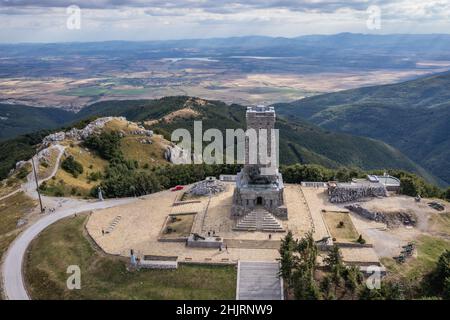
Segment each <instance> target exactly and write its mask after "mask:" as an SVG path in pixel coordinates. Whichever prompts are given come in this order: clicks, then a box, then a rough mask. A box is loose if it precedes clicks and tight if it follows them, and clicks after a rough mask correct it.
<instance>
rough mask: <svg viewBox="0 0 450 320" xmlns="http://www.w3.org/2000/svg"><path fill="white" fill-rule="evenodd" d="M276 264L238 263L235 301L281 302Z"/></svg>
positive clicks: (280, 288)
mask: <svg viewBox="0 0 450 320" xmlns="http://www.w3.org/2000/svg"><path fill="white" fill-rule="evenodd" d="M279 271H280V269H279V264H278V262H268V261H266V262H254V261H239V263H238V278H237V286H236V300H283V299H284V295H283V281H282V280H281V279H280V277H279V276H278V274H279Z"/></svg>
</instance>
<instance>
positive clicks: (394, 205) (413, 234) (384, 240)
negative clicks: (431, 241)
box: [339, 195, 450, 257]
mask: <svg viewBox="0 0 450 320" xmlns="http://www.w3.org/2000/svg"><path fill="white" fill-rule="evenodd" d="M429 201H432V200H431V199H422V201H421V202H416V201H415V200H414V198H412V197H407V196H398V195H395V196H390V197H387V198H374V199H370V200H366V201H360V202H354V204H358V205H360V206H361V207H362V208H364V209H367V210H369V211H371V212H380V213H385V214H386V215H391V216H392V215H395V214H396V213H405V212H406V213H409V214H410V215H412V216H414V217H415V219H416V222H415V225H414V226H411V225H403V224H401V223H398V224H390V225H389V226H388V225H387V224H386V223H384V222H377V221H373V220H369V219H366V218H364V217H362V216H360V215H358V214H356V213H354V212H351V215H352V218H353V222H354V223H355V226H356V227H357V229H359V230H361V232H363V233H364V234H366V235H367V237H369V238H370V242H371V243H373V245H374V250H375V251H376V253H377V254H378V256H379V257H393V256H397V255H398V254H399V253H400V251H401V247H402V246H403V245H406V244H407V243H408V242H413V241H415V240H416V239H417V238H418V237H419V236H421V235H433V236H442V234H439V233H437V232H436V230H435V228H434V224H433V223H430V221H433V220H434V219H436V218H437V217H438V215H440V214H442V213H440V212H439V211H437V210H435V209H432V208H430V207H429V206H428V202H429ZM440 202H442V201H440ZM347 205H348V204H341V205H339V206H341V207H342V208H344V207H345V206H347ZM449 210H450V204H448V203H447V204H446V211H447V212H448V211H449ZM444 212H445V211H444Z"/></svg>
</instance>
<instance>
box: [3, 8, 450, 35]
mask: <svg viewBox="0 0 450 320" xmlns="http://www.w3.org/2000/svg"><path fill="white" fill-rule="evenodd" d="M449 16H450V3H449V2H448V1H445V0H430V1H427V2H426V3H424V2H423V1H420V0H394V1H386V0H374V1H366V0H338V1H330V0H305V1H294V0H284V1H279V0H258V1H257V0H247V1H240V0H219V1H217V0H214V1H213V0H203V1H192V0H189V1H188V0H179V1H176V2H166V1H160V0H152V1H143V0H124V1H117V0H91V1H88V0H78V1H66V0H34V1H31V0H0V27H1V28H2V33H1V34H0V43H28V42H33V43H34V42H36V43H59V42H94V41H121V40H123V41H155V40H184V39H209V38H228V37H235V36H253V35H254V36H272V37H286V38H291V37H297V36H302V35H316V34H323V35H330V34H338V33H343V32H351V33H364V34H448V30H450V19H448V17H449Z"/></svg>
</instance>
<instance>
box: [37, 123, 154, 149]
mask: <svg viewBox="0 0 450 320" xmlns="http://www.w3.org/2000/svg"><path fill="white" fill-rule="evenodd" d="M112 120H118V121H124V122H127V123H128V124H134V123H132V122H129V121H127V119H125V118H124V117H104V118H98V119H96V120H94V121H92V122H91V123H89V124H88V125H87V126H86V127H84V128H83V129H77V128H72V129H70V130H69V131H59V132H55V133H52V134H50V135H48V136H46V137H45V138H44V140H43V142H42V143H43V145H44V147H47V146H49V145H51V144H54V143H55V142H60V141H63V140H65V139H70V140H75V141H83V140H85V139H86V138H88V137H90V136H91V135H93V134H97V133H98V132H99V131H100V130H101V129H102V128H103V127H104V126H105V124H107V123H108V122H110V121H112ZM120 132H121V136H125V135H126V133H125V132H124V131H120ZM129 134H131V135H140V136H146V137H151V136H153V131H152V130H147V129H145V128H144V127H142V126H138V127H137V129H135V130H131V131H130V132H129Z"/></svg>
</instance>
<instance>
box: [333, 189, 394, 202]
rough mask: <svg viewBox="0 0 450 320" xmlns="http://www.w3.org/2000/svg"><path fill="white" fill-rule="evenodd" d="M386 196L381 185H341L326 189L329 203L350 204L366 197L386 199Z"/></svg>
mask: <svg viewBox="0 0 450 320" xmlns="http://www.w3.org/2000/svg"><path fill="white" fill-rule="evenodd" d="M387 195H388V194H387V190H386V187H384V186H383V185H382V184H357V185H354V184H348V185H344V184H341V185H337V186H336V187H333V188H329V189H328V196H329V200H330V202H331V203H343V202H350V201H356V200H358V199H362V198H368V197H387Z"/></svg>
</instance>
